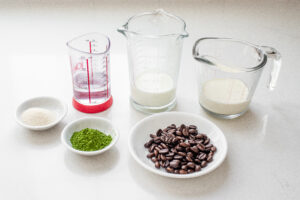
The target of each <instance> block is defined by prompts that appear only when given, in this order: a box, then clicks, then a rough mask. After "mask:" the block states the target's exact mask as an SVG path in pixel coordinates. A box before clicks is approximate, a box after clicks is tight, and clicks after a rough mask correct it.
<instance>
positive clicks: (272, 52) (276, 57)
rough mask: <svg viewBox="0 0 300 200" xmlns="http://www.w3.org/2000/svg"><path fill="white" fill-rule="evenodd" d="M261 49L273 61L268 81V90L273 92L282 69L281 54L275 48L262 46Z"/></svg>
mask: <svg viewBox="0 0 300 200" xmlns="http://www.w3.org/2000/svg"><path fill="white" fill-rule="evenodd" d="M261 49H262V50H263V51H264V52H265V54H266V55H267V57H268V59H272V60H273V63H272V65H271V70H270V78H269V81H268V88H269V90H271V91H272V90H274V89H275V87H276V83H277V80H278V76H279V73H280V69H281V54H280V53H279V52H278V51H277V50H276V49H274V48H273V47H268V46H261Z"/></svg>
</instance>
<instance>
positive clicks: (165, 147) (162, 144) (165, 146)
mask: <svg viewBox="0 0 300 200" xmlns="http://www.w3.org/2000/svg"><path fill="white" fill-rule="evenodd" d="M160 146H161V147H162V149H167V148H168V146H167V145H165V144H164V143H160Z"/></svg>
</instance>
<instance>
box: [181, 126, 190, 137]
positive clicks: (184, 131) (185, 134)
mask: <svg viewBox="0 0 300 200" xmlns="http://www.w3.org/2000/svg"><path fill="white" fill-rule="evenodd" d="M182 135H184V136H185V137H188V136H189V131H188V130H187V129H186V128H185V129H183V130H182Z"/></svg>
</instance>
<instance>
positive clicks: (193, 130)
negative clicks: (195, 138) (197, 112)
mask: <svg viewBox="0 0 300 200" xmlns="http://www.w3.org/2000/svg"><path fill="white" fill-rule="evenodd" d="M195 133H197V131H196V130H195V129H189V134H195Z"/></svg>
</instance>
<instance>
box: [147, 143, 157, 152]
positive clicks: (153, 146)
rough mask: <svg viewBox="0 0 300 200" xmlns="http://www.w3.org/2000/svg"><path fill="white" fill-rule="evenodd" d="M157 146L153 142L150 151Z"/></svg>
mask: <svg viewBox="0 0 300 200" xmlns="http://www.w3.org/2000/svg"><path fill="white" fill-rule="evenodd" d="M156 146H157V145H156V144H152V145H151V147H150V148H149V151H150V152H153V151H154V149H155V147H156Z"/></svg>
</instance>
